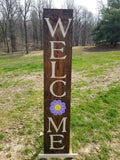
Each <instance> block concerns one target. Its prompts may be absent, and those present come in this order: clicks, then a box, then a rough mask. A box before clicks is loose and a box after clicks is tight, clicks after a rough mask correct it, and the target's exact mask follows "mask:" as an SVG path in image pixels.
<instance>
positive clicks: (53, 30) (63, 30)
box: [45, 18, 72, 38]
mask: <svg viewBox="0 0 120 160" xmlns="http://www.w3.org/2000/svg"><path fill="white" fill-rule="evenodd" d="M45 20H46V22H47V25H48V28H49V31H50V33H51V36H52V37H54V35H55V32H56V30H57V27H58V26H59V27H60V29H61V32H62V35H63V37H64V38H65V36H66V34H67V31H68V29H69V26H70V23H71V21H72V19H71V18H69V19H68V25H67V28H66V30H65V29H64V27H63V24H62V22H61V19H60V18H59V19H58V21H57V24H56V26H55V28H54V29H53V27H52V25H51V23H50V19H49V18H45Z"/></svg>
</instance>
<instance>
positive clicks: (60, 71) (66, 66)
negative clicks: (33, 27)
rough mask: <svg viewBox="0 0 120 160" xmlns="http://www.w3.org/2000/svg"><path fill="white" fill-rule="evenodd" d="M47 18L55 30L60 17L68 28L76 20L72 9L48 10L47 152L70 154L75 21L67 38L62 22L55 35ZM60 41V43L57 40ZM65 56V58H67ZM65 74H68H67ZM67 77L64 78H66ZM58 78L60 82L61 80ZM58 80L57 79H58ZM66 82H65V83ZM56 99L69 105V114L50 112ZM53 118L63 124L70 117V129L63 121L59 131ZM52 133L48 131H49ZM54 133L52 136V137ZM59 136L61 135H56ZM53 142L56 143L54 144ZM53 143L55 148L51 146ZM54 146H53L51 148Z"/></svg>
mask: <svg viewBox="0 0 120 160" xmlns="http://www.w3.org/2000/svg"><path fill="white" fill-rule="evenodd" d="M45 18H49V22H50V24H51V26H52V28H53V29H55V26H56V24H57V22H58V20H59V18H60V20H61V22H62V24H63V28H64V30H66V29H67V26H68V23H69V19H73V11H72V10H62V9H44V14H43V19H44V24H43V27H44V37H43V38H44V153H69V145H70V144H69V143H70V101H71V98H70V97H71V59H72V20H71V22H70V25H69V28H68V31H67V33H66V36H65V37H64V36H63V34H62V32H61V28H60V26H59V25H58V26H57V27H56V32H55V34H54V36H52V35H51V32H50V29H49V27H48V23H47V21H46V19H45ZM53 42H56V43H54V49H61V48H63V52H62V51H60V50H56V51H55V50H54V57H55V58H51V51H52V49H51V45H52V43H53ZM57 42H59V43H57ZM65 56H66V58H65V59H62V57H65ZM53 62H54V64H55V78H52V76H51V75H52V74H53V73H52V63H53ZM64 76H65V77H64ZM56 77H57V78H56ZM63 77H64V78H63ZM57 80H58V81H57ZM56 81H57V82H56ZM63 81H64V82H65V84H64V83H63ZM54 82H56V83H55V84H54V85H53V92H54V93H55V95H57V96H55V95H53V94H52V93H51V92H50V86H51V84H53V83H54ZM63 93H65V94H66V95H65V96H63V97H61V95H63ZM54 100H61V101H62V102H64V103H65V104H66V110H65V113H63V114H62V115H54V114H53V113H51V112H50V103H51V102H53V101H54ZM49 118H52V120H53V122H54V124H55V125H56V127H59V126H60V123H61V122H62V120H63V118H66V132H63V123H62V124H61V126H60V128H59V131H58V132H56V130H55V127H54V126H53V124H52V123H50V122H49ZM49 128H50V130H51V132H48V130H49ZM51 135H52V136H51ZM56 135H58V136H56ZM51 137H52V138H54V142H53V141H52V142H51V140H53V139H51ZM52 143H53V144H52ZM51 146H53V148H52V147H51ZM51 148H52V149H51Z"/></svg>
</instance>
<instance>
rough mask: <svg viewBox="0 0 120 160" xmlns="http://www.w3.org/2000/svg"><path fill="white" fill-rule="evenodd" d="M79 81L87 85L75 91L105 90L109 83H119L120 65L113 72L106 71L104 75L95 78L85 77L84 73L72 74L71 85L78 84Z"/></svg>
mask: <svg viewBox="0 0 120 160" xmlns="http://www.w3.org/2000/svg"><path fill="white" fill-rule="evenodd" d="M81 80H83V81H85V82H86V83H87V85H86V86H83V87H80V88H79V87H78V88H77V89H82V90H87V89H95V88H97V87H100V88H101V87H102V89H103V90H106V89H107V88H108V87H107V86H108V85H110V84H111V83H113V82H119V81H120V65H118V66H117V67H115V68H114V69H113V70H111V69H108V71H107V74H106V75H102V76H97V77H85V76H84V71H82V72H72V84H75V83H80V81H81Z"/></svg>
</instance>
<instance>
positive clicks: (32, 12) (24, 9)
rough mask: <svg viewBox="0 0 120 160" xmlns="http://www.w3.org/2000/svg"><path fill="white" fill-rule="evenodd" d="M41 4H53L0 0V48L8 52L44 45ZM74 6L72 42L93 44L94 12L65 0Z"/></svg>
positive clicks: (40, 0) (39, 0)
mask: <svg viewBox="0 0 120 160" xmlns="http://www.w3.org/2000/svg"><path fill="white" fill-rule="evenodd" d="M43 8H54V5H53V0H36V1H35V2H34V1H33V0H24V4H23V3H21V1H20V0H0V50H2V49H3V51H6V52H8V53H10V52H17V51H23V52H24V53H26V54H28V53H29V51H30V50H40V49H42V48H43V41H42V37H43V35H42V34H43V18H42V17H43ZM62 8H66V9H74V16H73V17H74V24H73V45H74V46H78V45H82V46H85V45H92V44H93V41H92V36H91V28H92V27H93V26H94V17H93V14H92V13H91V12H90V11H88V10H87V9H86V8H84V7H82V6H75V5H74V1H73V0H65V2H64V4H63V7H62Z"/></svg>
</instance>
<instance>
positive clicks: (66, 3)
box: [62, 0, 74, 9]
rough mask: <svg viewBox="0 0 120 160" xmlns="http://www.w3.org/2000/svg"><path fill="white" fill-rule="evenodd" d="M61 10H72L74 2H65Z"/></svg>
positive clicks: (67, 0) (68, 0)
mask: <svg viewBox="0 0 120 160" xmlns="http://www.w3.org/2000/svg"><path fill="white" fill-rule="evenodd" d="M62 8H65V9H74V0H65V1H64V3H63V5H62Z"/></svg>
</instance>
